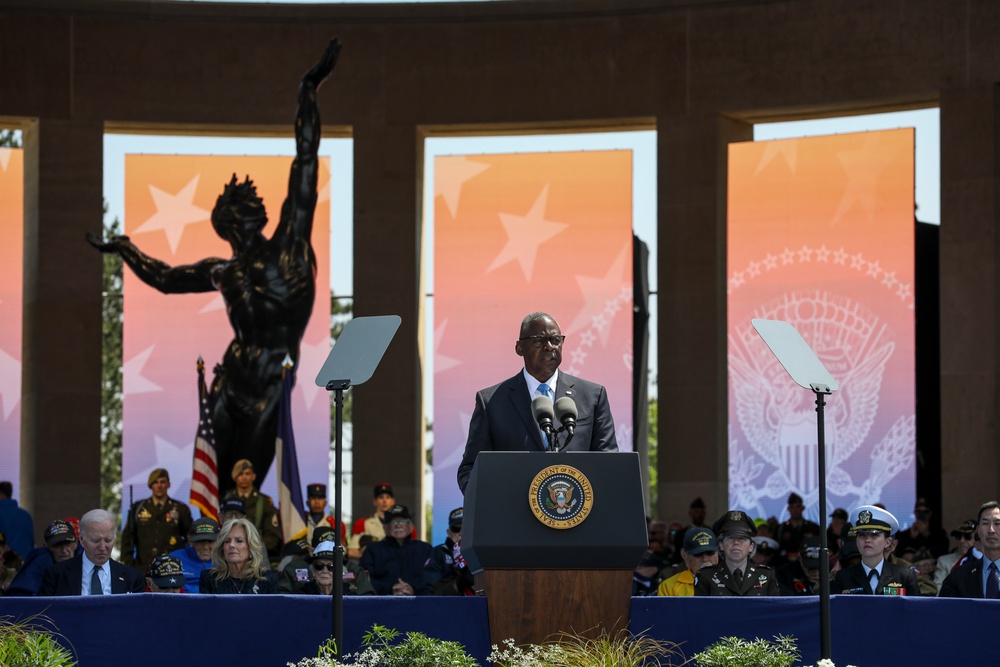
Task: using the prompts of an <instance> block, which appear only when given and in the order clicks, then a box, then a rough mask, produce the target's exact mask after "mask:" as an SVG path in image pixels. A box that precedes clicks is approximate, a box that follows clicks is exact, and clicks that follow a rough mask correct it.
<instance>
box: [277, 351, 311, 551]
mask: <svg viewBox="0 0 1000 667" xmlns="http://www.w3.org/2000/svg"><path fill="white" fill-rule="evenodd" d="M283 375H284V380H283V381H282V384H281V404H280V405H279V406H278V439H277V441H276V442H275V443H274V453H275V459H276V460H277V463H278V512H279V514H280V515H281V527H282V529H283V531H284V534H285V536H286V537H289V536H292V535H297V534H298V533H301V532H305V530H306V520H305V516H306V510H305V503H303V502H302V482H301V481H299V459H298V456H296V454H295V433H294V432H293V431H292V360H291V358H290V357H288V356H286V357H285V371H284V373H283Z"/></svg>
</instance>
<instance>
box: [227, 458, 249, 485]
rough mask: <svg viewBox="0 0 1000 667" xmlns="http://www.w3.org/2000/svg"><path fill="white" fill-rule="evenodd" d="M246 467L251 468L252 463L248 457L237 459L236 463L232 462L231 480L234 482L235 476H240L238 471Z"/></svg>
mask: <svg viewBox="0 0 1000 667" xmlns="http://www.w3.org/2000/svg"><path fill="white" fill-rule="evenodd" d="M247 468H249V469H250V470H253V464H252V463H250V459H240V460H239V461H237V462H236V463H234V464H233V475H232V477H233V481H234V482H235V481H236V478H237V477H239V476H240V473H241V472H243V471H244V470H246V469H247Z"/></svg>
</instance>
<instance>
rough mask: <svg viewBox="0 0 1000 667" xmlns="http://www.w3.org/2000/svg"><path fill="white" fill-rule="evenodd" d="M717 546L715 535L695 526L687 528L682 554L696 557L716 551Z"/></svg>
mask: <svg viewBox="0 0 1000 667" xmlns="http://www.w3.org/2000/svg"><path fill="white" fill-rule="evenodd" d="M718 550H719V545H718V543H717V542H716V541H715V533H713V532H712V531H710V530H709V529H708V528H704V527H702V526H695V527H694V528H688V529H687V532H686V533H684V553H686V554H687V555H688V556H697V555H699V554H703V553H705V552H707V551H718Z"/></svg>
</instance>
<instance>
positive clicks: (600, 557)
mask: <svg viewBox="0 0 1000 667" xmlns="http://www.w3.org/2000/svg"><path fill="white" fill-rule="evenodd" d="M639 470H640V469H639V455H638V454H637V453H635V452H564V453H559V454H556V453H551V452H482V453H480V454H479V456H478V457H477V459H476V464H475V467H474V468H473V469H472V475H471V476H470V478H469V484H468V486H467V487H466V489H465V521H464V524H463V526H462V555H463V556H464V557H465V560H466V563H467V564H468V565H469V567H470V568H472V572H473V573H474V574H475V575H476V587H477V590H478V591H481V592H482V593H483V594H485V596H486V603H487V612H488V614H489V623H490V639H491V642H492V643H494V644H499V643H501V642H502V641H503V640H505V639H508V638H511V639H514V641H515V642H517V643H518V644H526V643H541V642H543V641H545V640H547V639H548V640H552V639H553V638H554V635H555V634H556V633H559V632H574V633H578V634H581V635H585V636H590V637H595V636H597V635H599V634H600V633H601V631H602V630H607V631H608V632H609V633H611V634H612V635H613V634H614V633H616V632H617V631H618V630H623V629H627V628H628V622H629V609H630V604H631V594H632V572H633V570H634V569H635V567H636V566H637V565H638V564H639V561H640V560H641V559H642V556H643V554H644V553H645V551H646V548H647V546H648V535H647V532H646V521H645V510H644V505H643V499H642V484H641V481H640V474H639Z"/></svg>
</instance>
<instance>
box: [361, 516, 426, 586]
mask: <svg viewBox="0 0 1000 667" xmlns="http://www.w3.org/2000/svg"><path fill="white" fill-rule="evenodd" d="M383 523H385V532H386V536H385V537H384V538H383V539H381V540H379V541H378V542H372V543H371V544H370V545H369V546H368V548H367V549H365V553H364V554H363V555H362V556H361V567H362V569H364V570H365V571H366V572H368V576H369V577H371V580H372V586H374V587H375V593H376V594H378V595H426V594H427V592H428V589H429V587H428V585H427V576H426V574H425V572H424V565H425V564H426V563H427V561H428V560H430V557H431V551H433V547H431V545H430V544H428V543H427V542H423V541H421V540H417V539H414V538H413V537H411V533H412V532H413V521H412V519H411V518H410V510H409V509H407V507H406V506H405V505H393V506H392V507H390V508H389V509H388V510H387V511H386V513H385V518H384V519H383Z"/></svg>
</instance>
